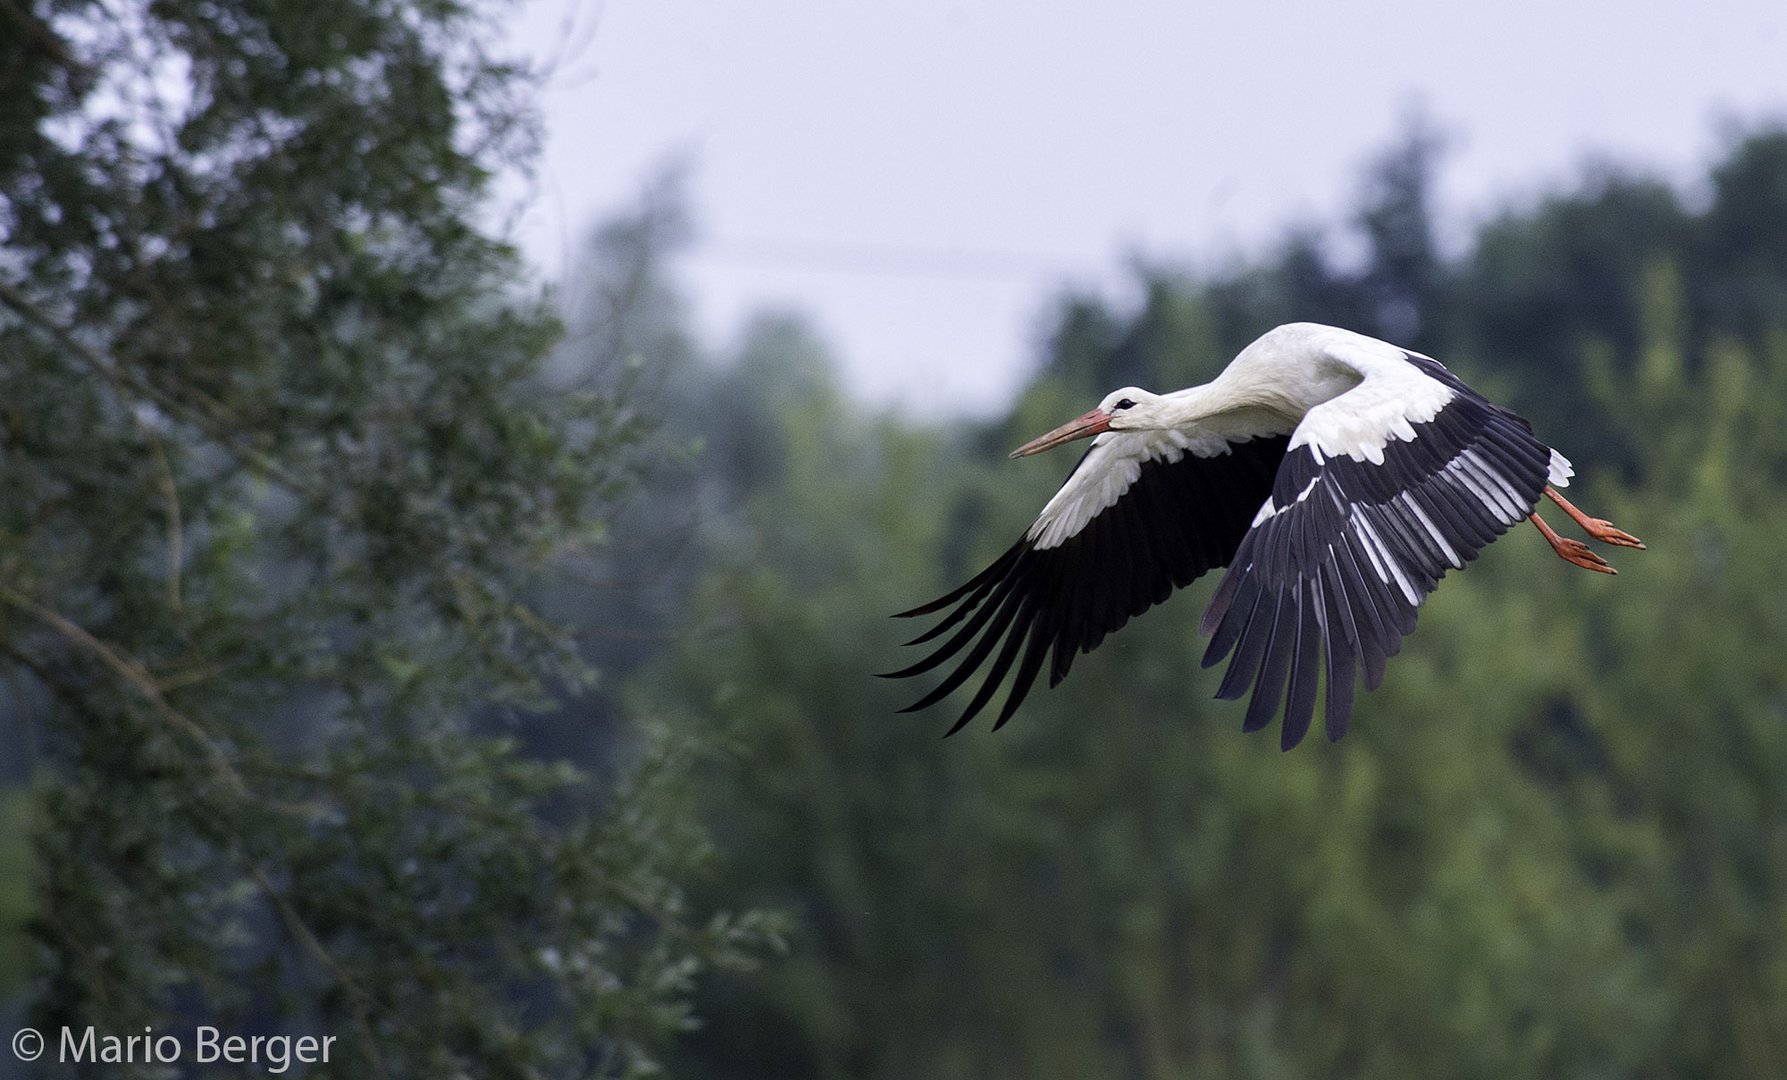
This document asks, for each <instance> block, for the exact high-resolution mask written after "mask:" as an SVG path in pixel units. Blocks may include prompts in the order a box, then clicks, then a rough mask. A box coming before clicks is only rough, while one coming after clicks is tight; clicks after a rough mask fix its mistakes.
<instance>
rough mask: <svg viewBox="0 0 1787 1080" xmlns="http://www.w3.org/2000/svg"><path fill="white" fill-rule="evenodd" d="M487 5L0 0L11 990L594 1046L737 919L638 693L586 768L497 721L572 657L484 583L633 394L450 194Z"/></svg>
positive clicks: (548, 690)
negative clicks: (21, 911) (17, 910)
mask: <svg viewBox="0 0 1787 1080" xmlns="http://www.w3.org/2000/svg"><path fill="white" fill-rule="evenodd" d="M492 14H493V12H492V11H490V10H489V9H488V8H487V7H486V6H485V5H481V4H475V3H455V2H452V0H414V2H399V0H258V2H250V0H206V2H203V3H198V2H186V0H153V2H152V0H108V2H106V3H97V2H91V0H35V2H34V0H0V99H4V100H5V101H6V102H7V106H6V108H5V109H4V111H0V669H3V674H4V677H5V678H6V679H7V680H8V681H9V682H10V683H11V684H12V685H13V687H14V688H15V691H16V693H15V694H14V695H13V696H12V698H11V702H12V704H11V705H9V706H8V707H9V708H10V709H12V710H14V713H15V715H14V716H13V718H12V719H13V724H12V726H13V727H14V728H15V729H17V730H19V731H21V732H23V733H24V734H23V735H22V736H21V737H20V739H19V740H18V745H16V746H14V747H8V748H6V750H5V754H6V755H7V757H9V758H11V759H12V760H11V761H10V762H9V763H8V764H9V765H10V766H11V769H10V770H9V771H11V772H12V773H13V775H15V776H17V775H21V774H24V775H26V776H28V779H29V782H30V790H31V792H32V804H31V813H30V819H31V822H32V824H31V831H32V836H33V839H34V844H33V848H34V852H35V855H34V859H33V863H34V868H35V869H34V881H35V887H34V893H33V902H32V909H33V910H34V911H35V912H36V913H37V914H36V915H35V917H34V921H33V923H32V935H33V938H34V940H35V943H36V960H35V961H34V964H33V978H34V981H33V982H32V984H31V989H30V993H31V995H32V1006H31V1007H32V1009H33V1010H34V1013H35V1015H36V1017H37V1018H38V1019H39V1020H40V1021H41V1022H42V1023H43V1024H45V1025H52V1026H53V1025H57V1024H70V1025H76V1026H85V1025H89V1024H90V1025H94V1026H95V1027H96V1028H97V1029H98V1030H99V1031H101V1032H116V1033H129V1032H132V1031H138V1030H140V1029H141V1028H142V1027H144V1026H153V1027H155V1028H157V1029H159V1030H167V1029H169V1028H171V1027H174V1026H176V1025H178V1024H179V1023H180V1022H181V1021H189V1022H190V1021H197V1022H205V1023H212V1024H219V1025H224V1026H226V1028H227V1025H229V1024H230V1023H232V1022H243V1021H244V1020H245V1019H246V1018H249V1017H253V1018H255V1019H256V1020H257V1021H258V1022H259V1023H261V1024H262V1025H267V1024H270V1023H272V1024H275V1025H276V1026H278V1025H283V1026H284V1027H285V1028H286V1029H288V1030H289V1029H292V1028H294V1026H297V1025H301V1026H303V1027H305V1028H307V1029H309V1030H314V1031H319V1032H328V1033H333V1034H336V1035H338V1036H339V1041H338V1043H337V1044H336V1045H337V1049H336V1052H335V1054H334V1055H333V1060H332V1061H331V1063H330V1068H331V1069H333V1070H334V1072H335V1074H338V1075H354V1076H365V1075H381V1074H383V1075H451V1074H461V1075H493V1076H495V1075H523V1074H525V1075H537V1074H538V1073H539V1072H540V1071H545V1072H551V1073H573V1074H585V1073H597V1074H608V1073H621V1072H628V1071H631V1070H634V1069H636V1068H639V1067H642V1066H643V1065H644V1064H645V1063H646V1061H647V1059H648V1056H649V1052H650V1051H649V1047H650V1046H651V1044H652V1042H653V1040H655V1039H656V1038H658V1037H660V1036H661V1035H662V1034H663V1033H664V1032H665V1031H667V1030H668V1029H671V1028H673V1027H675V1026H677V1025H678V1024H679V1023H681V1022H682V1021H683V1020H684V1018H685V1008H684V1005H683V996H684V992H685V989H686V985H687V981H688V978H689V976H690V973H691V972H692V971H693V970H694V967H695V966H696V965H697V964H699V963H700V961H701V959H702V958H712V957H715V956H724V955H727V954H729V953H730V952H731V951H732V950H733V947H734V946H736V945H737V944H738V943H739V940H740V938H741V937H742V936H744V935H745V934H747V933H748V927H746V928H741V927H740V926H738V925H737V924H735V923H729V922H726V921H725V920H718V921H713V922H709V923H702V924H700V925H696V924H695V923H694V922H692V921H691V919H690V917H689V916H688V915H687V914H686V913H685V911H684V905H683V903H682V899H681V893H680V891H679V888H678V885H677V882H678V881H679V880H680V878H681V877H682V875H684V874H685V873H686V872H687V870H688V868H689V865H690V863H691V861H692V860H694V859H696V858H698V856H699V854H700V851H701V849H702V844H701V842H700V837H699V835H698V834H696V833H695V832H693V831H692V830H691V829H690V828H688V827H686V826H685V825H684V824H683V819H682V818H681V817H680V816H679V813H678V810H677V807H678V805H679V803H678V799H679V794H678V792H679V783H680V781H679V777H680V775H681V774H680V771H679V768H678V765H677V762H676V760H675V756H676V755H675V754H674V753H672V752H671V751H670V749H669V748H668V747H667V746H666V744H665V743H664V742H663V741H662V740H654V739H653V738H651V737H650V735H649V729H647V728H636V729H634V730H633V732H632V734H630V735H628V734H627V733H621V732H616V731H607V732H592V733H591V737H592V738H607V739H610V740H613V741H614V742H615V745H616V747H617V749H618V755H617V757H618V760H620V761H621V762H622V767H620V768H619V769H617V770H615V771H614V773H613V774H612V775H610V776H607V777H605V778H604V780H603V782H602V783H599V784H598V783H596V782H594V781H593V780H592V779H591V778H590V777H587V776H585V775H582V774H580V773H578V772H577V771H576V770H573V769H571V768H569V767H568V766H565V765H563V764H558V763H545V762H538V761H532V760H528V759H525V758H523V757H522V756H520V755H519V754H517V753H516V752H515V750H514V748H513V746H512V744H511V742H510V741H509V740H508V739H506V738H502V737H496V736H493V735H491V734H490V732H492V731H496V732H498V734H499V735H500V734H501V733H502V730H503V727H504V726H505V725H509V726H514V725H518V724H521V723H524V722H525V716H526V715H527V710H528V709H529V708H531V707H534V706H538V705H541V704H543V703H545V702H546V700H547V699H548V697H549V696H550V695H551V694H552V693H559V692H569V690H571V689H574V688H575V687H577V686H579V685H582V684H583V683H584V681H585V680H586V678H587V676H588V672H587V671H585V670H584V668H583V665H582V664H581V662H580V661H579V658H578V656H577V653H576V649H575V645H574V642H573V641H572V640H571V638H570V637H569V636H568V635H567V634H565V633H564V632H563V631H562V630H561V629H559V628H558V627H556V626H554V625H552V624H550V623H549V622H548V621H547V620H545V619H543V618H542V617H540V616H539V615H538V614H537V613H536V612H534V611H533V610H530V608H529V607H528V606H526V605H525V604H524V603H523V602H521V600H519V599H518V598H519V597H523V596H527V595H529V592H528V589H529V587H530V585H533V584H536V583H537V582H538V580H539V579H540V576H541V575H542V574H543V573H545V572H547V570H548V568H550V566H551V565H552V562H553V560H554V559H555V557H557V556H559V555H560V554H561V553H563V552H565V551H566V550H567V549H568V548H572V547H575V546H577V545H579V544H582V543H585V542H587V541H588V540H589V539H590V537H591V534H592V532H593V531H596V530H599V528H600V525H601V523H602V521H603V520H604V517H605V516H606V515H607V514H608V512H609V511H610V509H611V507H612V505H613V500H614V499H615V498H616V497H617V495H618V493H619V492H620V491H621V489H622V488H623V487H624V485H625V483H626V481H627V479H628V464H627V455H628V450H629V448H630V447H633V446H635V445H636V444H637V440H638V439H639V437H640V431H639V425H638V423H637V422H636V421H634V420H632V419H631V418H630V416H629V414H628V412H627V410H626V409H625V407H624V405H623V404H622V403H621V402H620V401H619V400H618V399H617V397H616V395H615V394H614V393H613V392H612V391H611V390H610V389H607V388H605V387H606V385H607V384H605V383H603V381H602V380H603V378H604V377H605V375H604V373H601V372H592V371H588V370H583V371H573V372H561V371H559V369H558V368H556V367H555V368H554V369H552V371H551V372H549V371H548V370H547V369H546V368H545V367H544V366H543V363H542V361H543V358H544V357H545V355H546V353H547V351H548V349H549V348H550V347H551V345H552V343H553V341H554V339H555V336H556V333H557V328H556V324H555V322H554V320H553V319H552V318H551V316H550V314H549V312H548V311H547V309H546V308H545V306H544V305H543V304H542V303H541V302H540V301H539V299H538V297H537V296H534V297H532V298H530V297H529V294H528V293H527V292H526V291H525V289H524V287H523V280H522V277H521V274H520V272H519V267H518V263H517V260H516V257H515V254H514V252H513V251H511V250H510V249H509V248H508V247H507V246H506V245H505V244H503V243H502V242H500V240H498V239H496V238H493V237H492V236H490V235H488V234H487V232H486V231H485V230H484V229H483V228H482V226H481V224H480V223H481V221H482V220H484V218H485V217H486V216H487V215H486V214H485V212H484V208H485V205H486V202H487V196H488V188H489V186H490V184H491V181H492V178H493V177H494V176H497V175H500V174H502V173H503V172H504V171H505V170H508V169H511V168H513V167H515V166H517V165H520V164H523V163H525V161H526V159H527V156H528V154H529V152H530V150H531V148H532V143H533V140H534V133H535V127H534V119H533V116H532V114H531V112H530V108H529V104H528V102H529V95H528V91H529V88H530V80H529V77H528V76H527V74H526V73H525V72H524V71H522V70H520V69H519V68H517V67H515V66H513V65H511V64H508V63H505V62H503V61H502V60H501V59H499V58H497V57H495V56H493V55H492V54H491V53H489V52H488V51H487V50H486V48H485V47H484V45H483V44H481V43H482V42H485V41H488V40H491V39H492V38H493V36H494V35H492V34H491V33H490V31H491V29H492V27H491V26H490V25H489V20H490V17H491V16H492ZM0 730H5V729H4V728H0ZM26 747H29V748H30V749H29V751H28V754H29V760H28V761H25V760H24V759H25V757H26V754H27V751H26V749H25V748H26ZM0 775H3V774H0ZM271 1018H277V1019H276V1020H275V1019H271Z"/></svg>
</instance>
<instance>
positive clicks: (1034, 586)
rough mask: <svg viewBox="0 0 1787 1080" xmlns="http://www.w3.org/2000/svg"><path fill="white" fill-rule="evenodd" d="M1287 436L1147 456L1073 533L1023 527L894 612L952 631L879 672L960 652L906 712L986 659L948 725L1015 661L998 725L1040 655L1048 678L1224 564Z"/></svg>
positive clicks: (982, 700)
mask: <svg viewBox="0 0 1787 1080" xmlns="http://www.w3.org/2000/svg"><path fill="white" fill-rule="evenodd" d="M1289 441H1290V436H1289V435H1271V436H1264V437H1260V438H1255V439H1248V440H1245V441H1240V442H1235V443H1231V444H1230V445H1229V451H1228V452H1227V453H1224V454H1218V455H1216V456H1214V457H1199V456H1197V455H1196V454H1194V453H1191V452H1186V453H1185V454H1183V455H1182V456H1181V457H1180V458H1179V459H1178V460H1177V461H1167V460H1165V459H1164V458H1155V459H1151V460H1148V461H1144V462H1143V463H1142V465H1141V471H1140V474H1139V475H1138V476H1137V478H1136V480H1135V482H1134V483H1133V484H1131V485H1130V486H1129V489H1128V490H1127V491H1125V492H1124V493H1123V494H1122V495H1121V496H1120V497H1119V498H1118V499H1117V501H1116V502H1115V503H1114V504H1112V505H1111V506H1109V507H1107V508H1106V509H1105V510H1103V511H1102V512H1100V513H1098V514H1096V515H1094V516H1093V517H1092V519H1091V520H1090V521H1089V522H1087V523H1086V525H1085V527H1083V528H1082V529H1080V531H1079V532H1078V533H1076V534H1075V535H1073V536H1070V537H1068V538H1067V539H1066V540H1065V541H1063V542H1061V543H1060V544H1058V545H1056V546H1054V547H1049V548H1039V547H1037V546H1036V543H1035V542H1034V541H1033V540H1032V539H1031V538H1030V537H1029V536H1028V535H1026V536H1025V538H1024V539H1021V540H1019V541H1018V542H1017V543H1016V544H1014V545H1012V547H1011V548H1010V549H1008V550H1007V551H1006V552H1005V553H1004V554H1003V555H1001V556H1000V557H999V558H998V559H996V560H994V561H993V563H992V564H991V565H989V566H988V567H987V568H986V569H985V570H982V571H981V572H980V573H978V574H976V575H974V577H972V578H970V579H969V580H968V581H967V582H965V583H963V584H962V585H961V586H959V587H958V588H956V589H953V590H951V591H950V592H949V593H947V594H945V595H944V596H942V597H939V598H938V599H936V600H933V601H931V602H930V603H928V604H924V605H921V606H919V607H916V608H913V609H912V610H910V611H904V612H901V613H900V616H899V617H902V618H904V617H912V616H919V615H934V614H937V613H939V612H946V614H945V615H944V616H943V618H942V619H941V620H940V621H939V622H938V624H937V626H935V627H932V628H931V629H930V630H927V631H926V632H925V633H923V634H920V635H919V636H918V637H917V638H915V639H914V640H913V642H911V643H912V644H917V643H923V642H928V641H931V640H934V639H935V638H937V637H939V636H941V635H942V634H943V633H945V632H946V631H949V630H952V629H953V630H955V633H954V634H953V635H951V636H950V638H949V639H948V640H947V641H945V642H944V643H943V644H942V645H940V646H938V647H937V648H936V649H935V651H933V652H932V653H931V654H930V655H928V656H926V657H925V658H924V659H922V660H920V661H919V662H917V663H915V664H913V665H911V666H910V667H907V668H904V669H902V670H900V671H896V672H891V673H890V674H889V675H888V676H887V677H889V678H904V677H908V676H913V675H919V674H922V673H924V672H926V671H929V670H931V669H932V668H935V667H938V666H940V665H942V664H944V663H945V662H946V661H949V660H952V659H955V658H956V657H958V656H960V660H959V661H958V662H957V663H956V666H955V667H954V668H953V669H952V670H951V671H950V672H949V674H948V675H946V676H945V677H944V679H943V681H942V682H941V683H939V684H938V686H937V687H936V688H934V689H933V690H932V692H931V693H929V694H926V695H925V696H924V697H923V698H921V699H920V700H919V701H918V702H917V703H915V704H913V705H911V706H909V707H908V708H907V709H906V710H903V711H908V712H909V711H913V710H916V709H922V708H927V707H929V706H931V705H934V704H936V703H937V702H938V701H940V700H942V699H943V698H944V697H946V696H948V695H949V694H950V693H951V692H953V691H954V690H955V689H956V688H957V687H959V686H961V685H962V684H963V683H964V682H966V681H967V680H968V679H969V678H971V677H972V676H973V675H974V674H975V672H976V671H978V670H980V669H981V668H982V666H983V665H986V677H985V680H984V682H983V684H982V686H981V687H980V689H979V690H978V691H977V692H976V693H975V695H974V697H973V699H972V700H970V702H969V703H968V707H967V708H966V710H964V712H963V714H962V716H961V718H960V719H959V720H958V721H957V722H956V724H955V726H954V727H952V728H951V729H950V731H951V733H953V732H955V731H957V730H960V728H961V727H962V726H963V725H965V724H967V723H968V721H969V720H972V719H973V718H974V716H975V715H976V714H978V713H979V712H980V711H981V710H982V709H984V708H985V707H986V705H987V703H988V702H989V701H990V700H991V699H992V695H993V693H994V692H995V690H996V688H997V685H998V684H999V682H1000V681H1001V680H1003V678H1004V677H1005V675H1006V674H1007V673H1008V672H1009V671H1011V670H1012V667H1013V664H1014V663H1015V664H1016V675H1015V676H1014V678H1013V680H1012V683H1011V689H1010V692H1009V693H1008V694H1007V696H1006V700H1005V705H1004V707H1003V708H1002V709H1001V710H1000V713H999V716H998V719H997V720H996V721H995V724H994V726H995V727H998V726H1000V725H1002V724H1004V723H1005V722H1006V721H1007V720H1009V719H1010V718H1011V716H1012V714H1013V713H1014V712H1016V710H1017V707H1018V705H1019V704H1020V703H1021V702H1022V701H1023V700H1024V697H1025V695H1027V694H1028V693H1029V691H1030V687H1031V684H1032V683H1034V682H1035V680H1036V679H1037V677H1038V676H1039V675H1040V674H1041V672H1042V669H1043V666H1044V665H1045V663H1046V664H1047V666H1048V667H1049V685H1050V686H1054V685H1055V684H1057V683H1059V682H1060V681H1061V680H1062V679H1063V678H1065V677H1066V676H1067V672H1068V670H1069V669H1070V668H1071V667H1072V666H1073V658H1074V656H1075V655H1076V654H1079V653H1086V652H1091V651H1092V650H1093V649H1095V648H1097V647H1098V645H1099V643H1100V642H1102V641H1103V640H1104V638H1105V635H1107V634H1109V633H1111V632H1113V631H1115V630H1117V629H1118V628H1120V627H1122V626H1123V625H1124V624H1125V623H1127V622H1128V621H1129V620H1130V619H1131V618H1134V617H1135V616H1137V615H1140V614H1141V613H1142V612H1144V611H1146V610H1148V608H1150V607H1152V606H1154V605H1155V604H1158V603H1160V602H1162V601H1163V600H1165V599H1166V598H1167V597H1168V596H1170V595H1171V594H1172V591H1173V590H1174V589H1176V588H1182V587H1184V586H1186V585H1189V584H1190V583H1191V582H1193V581H1195V580H1197V579H1198V578H1199V577H1202V576H1203V575H1204V574H1205V573H1208V572H1209V571H1210V570H1212V569H1215V568H1216V567H1219V566H1223V565H1225V564H1227V562H1228V561H1229V559H1230V558H1231V557H1233V555H1234V553H1235V550H1236V548H1237V547H1239V546H1240V544H1241V540H1242V537H1243V536H1244V535H1245V534H1246V533H1247V528H1248V525H1249V523H1250V522H1251V521H1252V520H1253V517H1254V514H1255V512H1256V511H1257V510H1258V509H1259V507H1260V504H1261V503H1263V502H1265V501H1266V495H1267V494H1268V493H1269V492H1270V491H1271V490H1272V484H1273V478H1274V476H1276V475H1277V473H1278V471H1279V465H1280V463H1281V462H1282V461H1283V459H1284V454H1285V447H1286V446H1287V445H1288V444H1289ZM1088 456H1090V455H1089V454H1088ZM1085 461H1086V459H1085V458H1082V459H1081V462H1080V464H1079V465H1076V466H1075V468H1076V469H1078V468H1081V467H1084V466H1085ZM958 627H959V629H957V628H958ZM1002 643H1003V647H999V646H1001V644H1002ZM995 648H998V652H997V654H996V655H995ZM989 657H991V659H992V662H991V663H990V664H989V663H988V660H989Z"/></svg>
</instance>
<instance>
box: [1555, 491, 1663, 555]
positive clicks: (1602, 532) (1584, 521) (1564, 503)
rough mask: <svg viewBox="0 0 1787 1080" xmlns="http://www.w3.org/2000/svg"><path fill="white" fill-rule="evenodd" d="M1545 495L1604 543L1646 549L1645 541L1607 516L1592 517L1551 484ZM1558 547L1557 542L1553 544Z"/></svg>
mask: <svg viewBox="0 0 1787 1080" xmlns="http://www.w3.org/2000/svg"><path fill="white" fill-rule="evenodd" d="M1545 497H1546V498H1548V499H1550V500H1551V501H1552V502H1554V503H1556V504H1557V506H1558V509H1559V510H1562V511H1563V512H1564V513H1566V514H1569V515H1570V519H1571V520H1572V521H1574V522H1576V524H1578V525H1580V526H1582V531H1583V532H1585V533H1588V534H1589V536H1590V537H1592V538H1594V539H1596V540H1599V541H1601V543H1603V544H1618V545H1619V546H1620V547H1629V548H1638V549H1639V550H1640V551H1642V550H1644V541H1642V540H1640V539H1638V538H1637V537H1636V536H1633V535H1632V534H1630V533H1625V532H1621V531H1620V530H1618V529H1616V528H1614V527H1613V522H1611V521H1608V520H1606V519H1605V518H1592V517H1589V516H1588V515H1587V514H1585V513H1583V512H1582V511H1580V510H1578V509H1576V507H1575V506H1573V505H1571V503H1570V500H1568V499H1566V498H1564V497H1563V496H1562V495H1559V494H1558V493H1557V489H1556V488H1554V487H1551V486H1549V485H1547V486H1546V488H1545ZM1551 546H1552V547H1554V548H1555V547H1556V546H1557V545H1556V544H1553V545H1551Z"/></svg>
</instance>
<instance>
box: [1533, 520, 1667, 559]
mask: <svg viewBox="0 0 1787 1080" xmlns="http://www.w3.org/2000/svg"><path fill="white" fill-rule="evenodd" d="M1528 520H1529V521H1531V522H1532V523H1533V524H1534V525H1536V526H1538V528H1539V532H1540V533H1541V534H1543V535H1544V537H1545V542H1546V543H1548V544H1550V545H1551V550H1553V551H1555V552H1557V557H1558V558H1560V559H1562V560H1564V561H1565V562H1567V563H1574V564H1576V565H1577V566H1580V567H1582V568H1583V569H1584V570H1593V571H1594V572H1595V573H1597V574H1617V573H1619V571H1618V570H1615V569H1614V568H1613V567H1611V566H1609V565H1607V560H1606V559H1603V558H1601V556H1599V555H1596V554H1595V553H1594V552H1593V551H1591V550H1589V546H1588V545H1587V544H1585V543H1583V542H1582V541H1580V540H1570V539H1566V538H1565V537H1562V536H1559V535H1558V534H1557V533H1556V531H1554V530H1553V529H1552V527H1551V526H1549V525H1547V524H1545V519H1544V518H1542V517H1540V516H1539V515H1537V514H1534V515H1533V516H1532V517H1531V518H1529V519H1528ZM1615 531H1616V532H1617V531H1618V530H1615ZM1620 535H1621V536H1625V535H1626V534H1625V533H1620ZM1627 539H1631V537H1627ZM1634 543H1636V541H1634ZM1637 546H1639V547H1643V546H1644V545H1643V544H1638V545H1637Z"/></svg>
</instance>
